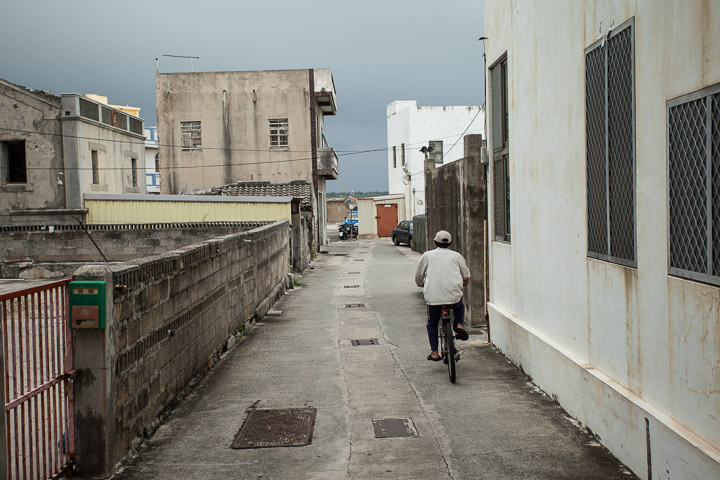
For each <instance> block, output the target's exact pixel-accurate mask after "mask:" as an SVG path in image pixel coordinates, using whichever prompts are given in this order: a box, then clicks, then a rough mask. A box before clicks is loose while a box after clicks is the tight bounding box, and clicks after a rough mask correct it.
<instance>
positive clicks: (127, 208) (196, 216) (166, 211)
mask: <svg viewBox="0 0 720 480" xmlns="http://www.w3.org/2000/svg"><path fill="white" fill-rule="evenodd" d="M85 208H87V209H88V214H87V223H89V224H119V223H179V222H255V221H260V222H262V221H274V220H285V219H287V220H291V218H290V203H244V202H227V203H225V202H170V201H168V202H163V201H116V200H86V201H85Z"/></svg>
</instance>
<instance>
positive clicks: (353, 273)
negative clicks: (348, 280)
mask: <svg viewBox="0 0 720 480" xmlns="http://www.w3.org/2000/svg"><path fill="white" fill-rule="evenodd" d="M348 275H360V272H348Z"/></svg>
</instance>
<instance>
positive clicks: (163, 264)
mask: <svg viewBox="0 0 720 480" xmlns="http://www.w3.org/2000/svg"><path fill="white" fill-rule="evenodd" d="M289 236H290V229H289V228H288V222H287V221H283V222H277V223H274V224H272V225H268V226H264V227H260V228H257V229H255V230H252V231H249V232H243V233H238V234H231V235H226V236H223V237H218V238H214V239H212V240H209V241H205V242H202V243H198V244H195V245H192V246H189V247H186V248H183V249H179V250H177V251H174V252H170V253H167V254H164V255H160V256H158V257H154V258H146V259H140V260H136V261H134V262H129V263H126V264H122V265H113V266H110V267H98V266H94V267H88V268H85V269H80V270H78V271H77V272H76V275H77V278H78V279H96V278H102V279H106V280H107V281H108V282H110V283H109V284H108V309H109V310H108V315H107V322H108V323H107V325H106V328H105V330H94V331H83V330H75V331H74V342H75V350H76V351H78V354H77V356H76V365H75V367H76V368H78V369H82V373H81V375H80V377H79V378H78V380H77V381H76V383H75V398H76V419H77V422H76V434H75V436H76V462H77V467H78V469H79V470H80V471H81V473H84V474H91V473H93V474H98V473H100V474H105V473H107V472H108V471H109V469H110V468H111V467H112V465H114V464H115V462H117V461H118V460H119V459H120V458H122V457H123V456H124V455H125V454H126V453H127V452H128V449H129V448H130V447H131V446H132V445H133V444H134V442H135V441H136V440H137V439H140V438H142V437H143V436H144V435H145V434H146V433H147V432H148V431H150V430H152V429H153V428H154V424H155V422H156V419H157V418H158V415H160V414H161V413H162V412H163V410H165V409H166V408H167V407H168V405H170V404H171V403H172V401H173V400H174V399H175V398H176V396H177V395H178V394H179V393H180V392H181V391H182V390H183V389H184V388H185V387H186V386H187V385H188V384H190V382H191V381H192V380H193V379H194V378H196V376H197V375H199V374H202V373H203V372H204V371H205V370H206V369H207V368H209V366H211V365H212V364H213V363H214V362H215V361H216V359H217V357H218V355H219V354H220V353H221V352H223V351H224V350H226V349H227V347H228V339H230V338H231V336H232V335H233V334H235V333H236V332H238V333H242V331H243V328H244V327H246V326H249V325H250V324H251V323H252V322H253V321H254V320H255V319H257V318H261V317H262V316H264V315H265V313H266V312H267V310H268V309H269V308H270V306H271V305H272V303H273V302H274V301H275V299H276V298H277V297H278V296H279V295H281V294H282V293H283V291H284V286H285V283H284V282H285V278H286V273H287V271H288V267H289V260H290V257H289V253H290V252H289ZM98 269H101V270H98ZM101 347H102V348H101ZM80 350H83V352H80ZM87 351H91V352H95V354H93V355H87V354H86V353H84V352H87ZM83 362H84V363H83ZM99 390H103V391H99Z"/></svg>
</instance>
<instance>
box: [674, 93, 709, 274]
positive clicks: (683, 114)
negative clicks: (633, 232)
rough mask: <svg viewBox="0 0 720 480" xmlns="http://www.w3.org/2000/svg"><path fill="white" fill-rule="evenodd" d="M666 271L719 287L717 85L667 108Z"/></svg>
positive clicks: (684, 97)
mask: <svg viewBox="0 0 720 480" xmlns="http://www.w3.org/2000/svg"><path fill="white" fill-rule="evenodd" d="M667 125H668V130H667V131H668V149H667V151H668V214H669V217H670V218H669V222H668V235H669V240H668V243H669V252H668V254H669V270H670V273H671V274H673V275H678V276H682V277H687V278H691V279H695V280H700V281H706V282H709V283H712V284H715V285H720V84H718V85H715V86H713V87H709V88H706V89H704V90H701V91H699V92H695V93H693V94H690V95H685V96H683V97H680V98H676V99H674V100H670V101H669V102H668V113H667Z"/></svg>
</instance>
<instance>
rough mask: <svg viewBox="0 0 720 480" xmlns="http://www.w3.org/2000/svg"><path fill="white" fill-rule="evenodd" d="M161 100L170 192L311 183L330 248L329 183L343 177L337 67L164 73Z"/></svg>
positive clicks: (162, 151)
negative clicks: (334, 144)
mask: <svg viewBox="0 0 720 480" xmlns="http://www.w3.org/2000/svg"><path fill="white" fill-rule="evenodd" d="M156 98H157V112H158V133H159V135H160V137H161V138H162V139H163V142H162V144H161V145H160V146H159V162H160V174H161V178H162V186H161V191H162V192H163V193H168V194H177V193H182V192H188V191H194V190H206V189H210V188H212V187H216V186H222V185H227V184H231V183H236V182H271V183H288V182H292V181H296V180H305V181H309V182H311V183H312V187H313V211H314V217H315V222H316V228H315V231H316V232H318V234H317V242H318V244H321V243H325V241H326V239H327V232H326V228H325V223H326V220H325V219H326V218H327V216H326V208H325V198H326V197H325V196H326V188H325V182H326V181H327V180H332V179H337V176H338V160H337V155H336V154H335V151H334V150H333V149H332V148H331V147H330V145H329V144H328V142H327V139H326V137H325V116H328V115H335V114H336V112H337V106H336V105H337V100H336V93H335V85H334V81H333V77H332V73H331V71H330V69H303V70H273V71H252V72H202V73H168V74H157V76H156Z"/></svg>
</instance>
